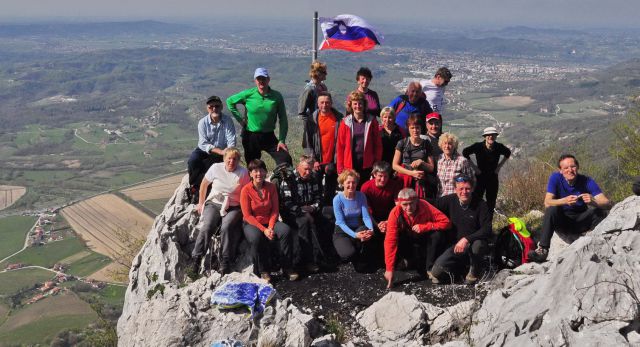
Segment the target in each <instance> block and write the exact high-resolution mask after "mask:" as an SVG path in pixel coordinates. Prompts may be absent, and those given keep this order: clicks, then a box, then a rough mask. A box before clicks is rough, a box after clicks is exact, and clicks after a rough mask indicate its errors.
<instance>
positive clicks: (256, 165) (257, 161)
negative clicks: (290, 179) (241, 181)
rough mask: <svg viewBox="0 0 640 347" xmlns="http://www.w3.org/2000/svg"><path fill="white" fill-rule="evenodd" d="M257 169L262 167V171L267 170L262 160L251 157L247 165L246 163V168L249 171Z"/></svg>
mask: <svg viewBox="0 0 640 347" xmlns="http://www.w3.org/2000/svg"><path fill="white" fill-rule="evenodd" d="M258 169H263V170H264V171H267V165H266V164H265V163H264V161H262V160H260V159H253V160H252V161H250V162H249V165H247V170H249V172H251V171H253V170H258Z"/></svg>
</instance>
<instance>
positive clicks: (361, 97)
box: [346, 90, 367, 114]
mask: <svg viewBox="0 0 640 347" xmlns="http://www.w3.org/2000/svg"><path fill="white" fill-rule="evenodd" d="M353 100H360V101H362V106H363V108H364V109H365V110H366V109H367V98H365V97H364V94H363V93H362V92H359V91H357V90H354V91H352V92H351V93H350V94H349V97H348V98H347V105H346V106H347V107H346V108H347V114H353V109H352V108H351V101H353Z"/></svg>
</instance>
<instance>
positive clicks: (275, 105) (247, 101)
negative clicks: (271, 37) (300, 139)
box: [227, 67, 291, 165]
mask: <svg viewBox="0 0 640 347" xmlns="http://www.w3.org/2000/svg"><path fill="white" fill-rule="evenodd" d="M253 78H254V80H255V83H256V87H255V88H251V89H247V90H243V91H241V92H240V93H237V94H234V95H231V96H230V97H229V98H227V107H228V108H229V111H231V114H233V117H234V118H235V119H236V120H237V121H238V123H240V125H241V126H242V128H243V132H242V147H243V148H244V158H245V160H246V162H247V163H249V162H251V160H253V159H260V157H261V156H262V151H265V152H267V153H268V154H269V155H270V156H271V157H272V158H273V159H274V160H275V161H276V164H280V163H285V162H286V163H288V164H289V165H291V156H290V155H289V149H288V148H287V145H286V144H285V140H286V138H287V130H288V122H287V110H286V109H285V106H284V99H283V98H282V94H280V92H278V91H276V90H273V89H271V87H269V81H270V78H269V72H268V71H267V69H266V68H263V67H259V68H257V69H256V71H255V73H254V74H253ZM238 104H242V105H244V108H245V113H246V118H244V117H243V116H242V115H241V114H240V112H239V111H238V108H237V107H236V106H237V105H238ZM276 120H278V121H279V122H280V131H279V133H278V135H279V137H278V138H276V135H275V133H274V130H275V128H276Z"/></svg>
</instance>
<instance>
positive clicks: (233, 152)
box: [223, 147, 240, 159]
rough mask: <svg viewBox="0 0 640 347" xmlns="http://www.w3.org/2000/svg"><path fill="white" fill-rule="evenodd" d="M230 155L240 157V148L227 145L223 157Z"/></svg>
mask: <svg viewBox="0 0 640 347" xmlns="http://www.w3.org/2000/svg"><path fill="white" fill-rule="evenodd" d="M230 155H234V156H236V157H237V158H240V150H239V149H237V148H235V147H227V149H225V150H224V156H223V158H224V159H227V157H229V156H230Z"/></svg>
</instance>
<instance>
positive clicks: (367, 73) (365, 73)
mask: <svg viewBox="0 0 640 347" xmlns="http://www.w3.org/2000/svg"><path fill="white" fill-rule="evenodd" d="M360 76H364V77H366V78H368V79H373V74H372V73H371V70H369V68H368V67H364V66H362V67H360V68H359V69H358V72H356V81H357V80H358V78H360Z"/></svg>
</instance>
